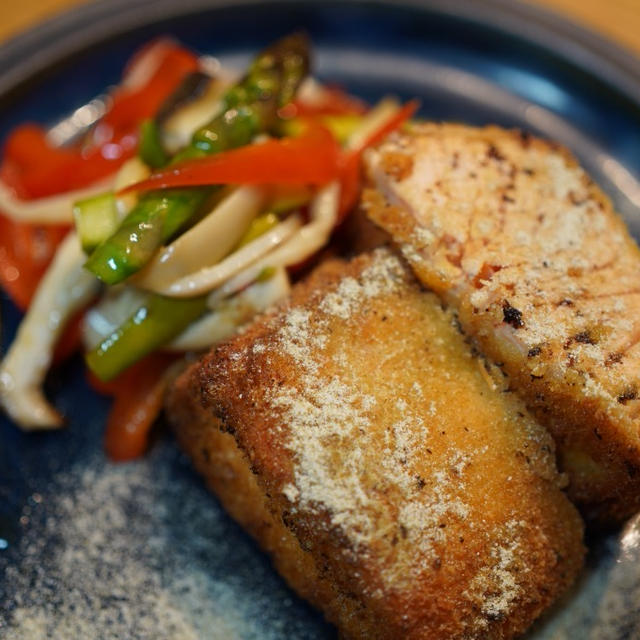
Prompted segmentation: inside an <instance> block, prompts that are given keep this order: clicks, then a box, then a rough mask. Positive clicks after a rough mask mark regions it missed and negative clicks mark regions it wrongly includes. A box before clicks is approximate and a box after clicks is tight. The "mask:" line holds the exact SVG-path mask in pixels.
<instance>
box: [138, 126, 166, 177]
mask: <svg viewBox="0 0 640 640" xmlns="http://www.w3.org/2000/svg"><path fill="white" fill-rule="evenodd" d="M138 155H139V156H140V159H141V160H142V161H143V162H144V163H145V164H148V165H149V166H150V167H151V168H152V169H159V168H160V167H164V166H165V165H166V164H167V163H168V162H169V156H168V155H167V152H166V151H165V150H164V147H163V146H162V139H161V138H160V130H159V129H158V125H157V124H156V121H155V120H151V119H149V120H145V121H144V122H143V123H142V124H141V125H140V143H139V145H138Z"/></svg>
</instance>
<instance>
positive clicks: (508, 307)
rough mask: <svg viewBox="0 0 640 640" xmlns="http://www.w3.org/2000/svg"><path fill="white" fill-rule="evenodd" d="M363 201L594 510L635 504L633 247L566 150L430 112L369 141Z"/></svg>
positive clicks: (626, 509) (614, 511) (638, 445)
mask: <svg viewBox="0 0 640 640" xmlns="http://www.w3.org/2000/svg"><path fill="white" fill-rule="evenodd" d="M367 164H368V172H369V175H370V178H371V181H372V183H373V185H374V186H375V187H376V188H377V190H375V191H374V190H370V191H368V193H367V195H366V206H367V208H368V213H369V215H370V216H371V217H372V219H374V220H375V221H376V222H378V223H379V224H380V225H381V226H382V227H383V228H384V229H386V230H387V231H389V232H390V233H391V234H392V235H393V237H394V239H395V240H396V241H397V242H398V243H399V244H400V245H401V248H402V250H403V253H404V255H405V257H406V258H407V259H408V261H409V262H410V263H411V265H412V266H413V267H414V270H415V272H416V274H417V275H418V276H419V278H420V279H421V280H422V281H423V282H424V283H425V284H426V285H427V286H429V287H430V288H432V289H433V290H434V291H435V292H436V293H438V294H439V295H440V296H441V297H442V298H443V299H444V300H445V301H446V302H447V303H448V304H450V305H451V306H452V307H453V308H454V309H455V310H456V312H457V313H458V316H459V319H460V323H461V325H462V328H463V330H464V331H465V333H467V334H468V335H469V336H471V337H473V338H474V340H475V341H476V344H477V346H478V347H479V348H480V349H481V351H482V352H483V353H484V354H485V355H487V356H488V357H489V358H491V359H492V360H493V361H494V362H496V363H498V364H499V365H500V366H501V367H502V369H503V371H504V372H505V373H506V374H508V376H509V380H510V384H511V387H512V388H513V389H514V390H515V391H516V392H518V393H519V394H520V395H521V397H523V398H524V399H525V401H526V402H527V404H528V406H529V408H530V409H532V410H533V411H534V413H535V415H536V416H537V417H538V419H539V420H540V421H541V422H542V423H543V424H544V425H545V426H547V427H548V428H549V430H550V431H551V433H552V435H553V436H554V438H555V440H556V443H557V448H558V452H559V454H560V459H561V467H562V469H563V470H566V471H567V472H568V473H569V476H570V487H569V493H570V495H571V496H572V497H573V498H574V499H575V500H576V501H577V502H579V503H580V504H581V506H582V508H583V509H584V511H585V513H586V514H587V515H589V516H591V517H592V518H595V519H599V520H601V521H606V520H607V519H610V518H613V519H620V518H623V517H625V516H627V515H630V514H632V513H634V512H635V511H637V510H638V508H640V400H639V399H638V390H639V389H640V342H639V340H640V252H639V251H638V248H637V246H636V244H635V243H634V241H633V239H632V238H631V237H630V236H629V234H628V232H627V229H626V228H625V225H624V223H623V221H622V220H621V218H619V217H618V216H617V215H616V214H615V212H614V211H613V209H612V207H611V204H610V203H609V201H608V200H607V198H606V197H605V196H604V195H603V194H602V192H601V191H600V189H599V188H598V187H597V186H596V185H594V184H593V182H592V181H591V180H590V179H589V178H588V176H587V175H586V174H585V173H584V171H583V170H582V169H581V168H580V167H579V166H578V165H577V163H576V162H575V160H574V159H573V158H572V157H571V156H570V154H569V153H568V152H566V151H565V150H563V149H561V148H559V147H557V146H556V145H553V144H550V143H546V142H543V141H541V140H536V139H533V138H531V137H529V136H527V135H524V134H521V133H519V132H514V131H505V130H502V129H499V128H497V127H487V128H485V129H475V128H472V127H465V126H461V125H436V124H427V125H422V126H415V127H413V128H412V129H411V130H410V131H408V132H406V133H403V134H401V135H396V136H394V137H392V138H391V139H389V141H387V142H386V143H385V144H383V145H382V146H381V147H380V148H379V149H378V150H376V151H375V152H373V153H371V154H370V155H369V157H368V160H367Z"/></svg>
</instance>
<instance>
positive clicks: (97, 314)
mask: <svg viewBox="0 0 640 640" xmlns="http://www.w3.org/2000/svg"><path fill="white" fill-rule="evenodd" d="M148 297H149V294H148V293H146V292H144V291H140V289H136V288H135V287H131V286H129V285H120V286H115V287H109V288H107V290H106V292H105V294H104V295H103V296H102V298H101V299H100V302H99V303H98V304H97V305H95V306H94V307H91V309H89V311H87V313H86V314H85V316H84V319H83V323H82V341H83V343H84V346H85V349H86V350H87V351H91V350H92V349H93V348H94V347H96V346H97V345H98V344H100V343H101V342H102V341H103V340H104V339H105V338H106V337H107V336H110V335H112V334H113V332H114V331H115V330H116V329H117V328H118V327H119V326H121V325H122V324H124V322H126V321H127V320H128V319H129V318H130V317H131V316H132V315H133V313H134V312H135V311H136V310H137V309H139V308H140V307H141V306H142V305H143V304H144V302H145V301H146V300H147V298H148Z"/></svg>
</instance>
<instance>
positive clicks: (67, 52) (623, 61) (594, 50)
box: [0, 0, 640, 108]
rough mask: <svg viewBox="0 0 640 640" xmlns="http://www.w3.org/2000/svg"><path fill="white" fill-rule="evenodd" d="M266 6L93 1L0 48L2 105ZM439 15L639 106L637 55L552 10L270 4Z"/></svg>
mask: <svg viewBox="0 0 640 640" xmlns="http://www.w3.org/2000/svg"><path fill="white" fill-rule="evenodd" d="M258 4H259V5H264V2H260V0H181V1H180V2H179V3H176V2H175V0H97V1H94V2H89V3H88V4H83V5H80V6H78V7H72V8H70V9H67V10H66V11H63V12H62V13H60V14H58V15H56V16H54V17H52V18H49V19H48V20H45V21H43V22H41V23H39V24H36V25H35V26H33V27H31V28H30V29H28V30H26V31H24V32H22V33H19V34H18V35H15V36H13V37H12V38H10V39H9V40H7V41H5V42H4V43H2V44H0V100H4V99H6V97H7V96H8V95H10V94H11V93H13V92H14V91H15V90H16V89H19V88H20V86H21V85H23V84H24V83H26V82H27V81H29V80H31V79H34V78H35V77H37V75H38V74H40V73H42V72H45V71H46V70H47V69H50V68H51V67H53V66H55V65H56V64H58V63H60V62H62V61H64V60H65V59H66V58H68V57H70V56H72V55H74V54H78V53H80V52H81V51H83V50H85V49H86V48H88V47H91V46H93V45H96V44H99V43H101V42H105V41H107V40H109V39H110V38H114V37H117V36H119V35H124V34H126V33H127V32H130V31H132V30H133V29H135V28H139V27H143V26H145V25H148V24H152V23H153V22H154V21H159V20H166V19H170V18H177V17H182V16H187V15H189V14H193V13H196V12H197V11H200V10H211V9H216V8H228V7H232V6H246V7H249V6H251V5H258ZM272 4H281V5H285V4H296V5H297V6H299V5H302V4H306V5H314V4H316V5H323V6H325V7H326V6H328V5H331V4H334V5H341V6H344V5H345V4H348V5H353V6H361V7H366V6H367V5H369V6H377V7H380V6H382V7H398V8H412V9H418V10H420V9H422V10H425V11H436V12H439V13H441V14H443V15H451V16H454V17H459V18H462V19H468V20H470V21H472V22H475V23H477V24H480V25H485V26H487V27H492V28H496V27H497V28H499V29H501V30H503V31H505V32H507V33H509V34H511V35H514V36H516V37H518V38H520V39H522V40H523V41H527V42H530V43H532V44H534V45H537V46H541V47H542V48H544V49H546V50H548V51H550V52H552V53H555V54H556V55H558V56H560V57H561V58H562V59H565V60H567V61H570V62H571V63H573V64H574V65H576V66H577V67H579V68H581V69H583V70H585V71H586V72H587V73H589V74H590V75H592V76H595V77H597V78H599V79H600V80H602V81H604V82H605V83H606V84H608V85H610V86H612V87H613V88H615V89H617V90H618V91H619V92H621V93H622V94H623V95H625V96H626V97H627V98H631V99H632V101H633V102H635V103H636V104H637V105H638V108H640V56H637V55H636V54H635V53H634V52H632V51H631V50H629V49H627V48H625V47H624V46H623V45H621V44H618V43H617V42H614V41H613V40H610V39H609V38H608V37H606V36H604V35H601V34H600V33H596V32H595V31H593V30H591V29H590V28H588V27H586V26H584V25H582V24H579V23H577V22H573V21H572V20H571V19H570V18H568V17H565V16H563V15H560V14H559V13H556V12H555V11H553V10H551V9H548V8H546V7H543V6H540V5H534V4H531V3H529V2H514V1H513V0H340V1H339V2H337V1H335V0H333V1H329V2H326V1H324V2H323V0H297V1H295V0H294V1H293V2H291V1H289V2H287V0H272Z"/></svg>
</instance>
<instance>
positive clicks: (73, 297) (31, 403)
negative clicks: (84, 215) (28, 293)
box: [0, 233, 100, 430]
mask: <svg viewBox="0 0 640 640" xmlns="http://www.w3.org/2000/svg"><path fill="white" fill-rule="evenodd" d="M84 261H85V256H84V254H83V253H82V249H81V248H80V243H79V241H78V238H77V236H76V234H75V233H69V235H67V237H66V238H65V240H64V241H63V242H62V244H61V245H60V247H59V248H58V251H57V253H56V255H55V257H54V259H53V262H52V263H51V266H50V267H49V269H48V270H47V272H46V274H45V275H44V277H43V279H42V281H41V282H40V285H39V286H38V290H37V292H36V295H35V297H34V299H33V302H32V303H31V306H30V307H29V311H28V312H27V314H26V316H25V317H24V319H23V320H22V322H21V324H20V327H19V328H18V333H17V335H16V337H15V339H14V341H13V343H12V344H11V347H10V348H9V351H8V353H7V355H6V356H5V358H4V360H3V361H2V363H0V405H2V407H4V409H5V410H6V412H7V413H8V414H9V416H11V418H12V419H13V420H14V421H15V422H16V424H18V425H19V426H20V427H22V428H23V429H25V430H32V429H55V428H57V427H60V426H61V425H62V418H61V416H60V414H59V413H58V412H57V411H56V410H55V409H54V408H53V407H52V406H51V405H50V404H49V403H48V402H47V400H46V398H45V397H44V394H43V391H42V383H43V381H44V378H45V375H46V373H47V369H48V368H49V365H50V364H51V358H52V356H53V350H54V347H55V345H56V342H57V340H58V338H59V337H60V335H61V334H62V332H63V330H64V328H65V325H66V323H67V321H68V320H69V319H70V318H71V317H72V316H73V314H74V313H75V312H76V311H78V310H79V309H81V308H82V307H83V306H85V305H86V304H87V303H88V302H89V300H91V298H93V297H94V296H95V295H96V293H97V292H98V290H99V287H100V283H99V281H98V280H97V279H96V278H95V276H93V275H92V274H90V273H89V272H88V271H85V269H83V267H82V265H83V264H84Z"/></svg>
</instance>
